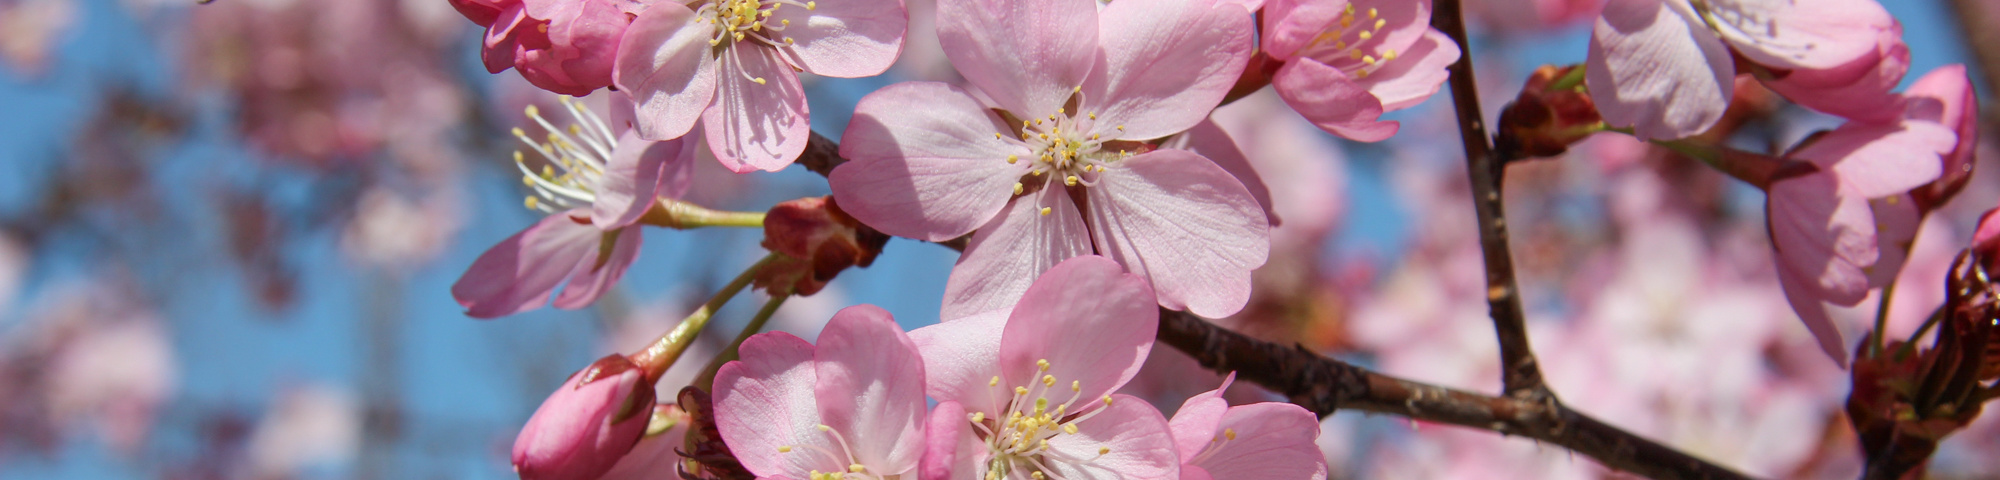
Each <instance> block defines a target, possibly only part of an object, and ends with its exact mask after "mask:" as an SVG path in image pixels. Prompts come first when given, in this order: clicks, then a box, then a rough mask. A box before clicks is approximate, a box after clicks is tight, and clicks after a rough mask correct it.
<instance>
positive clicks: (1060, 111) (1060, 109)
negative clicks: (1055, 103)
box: [1056, 87, 1083, 115]
mask: <svg viewBox="0 0 2000 480" xmlns="http://www.w3.org/2000/svg"><path fill="white" fill-rule="evenodd" d="M1077 88H1083V87H1077ZM1056 115H1067V113H1065V112H1064V111H1063V107H1056Z"/></svg>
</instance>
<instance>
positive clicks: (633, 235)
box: [555, 226, 641, 310]
mask: <svg viewBox="0 0 2000 480" xmlns="http://www.w3.org/2000/svg"><path fill="white" fill-rule="evenodd" d="M639 231H640V229H639V227H636V226H632V227H625V228H620V229H618V230H617V233H615V234H605V235H603V237H610V238H602V239H600V240H599V242H603V241H611V242H612V245H611V250H610V251H609V252H605V251H604V247H603V246H602V245H601V244H600V245H598V246H597V248H595V249H593V250H592V251H591V253H592V255H590V256H588V257H586V258H585V259H584V261H582V262H579V263H577V265H576V269H575V270H571V271H570V274H569V285H566V286H563V291H562V294H560V295H556V302H555V305H556V308H562V309H570V310H575V309H579V308H583V307H588V306H590V304H591V303H595V302H596V301H597V297H602V296H604V292H605V291H608V290H610V289H611V286H612V285H616V284H617V283H618V279H619V278H622V277H624V276H625V269H626V268H628V267H631V266H632V262H633V261H635V260H638V259H639V244H640V243H641V239H640V237H639ZM599 232H600V233H603V231H602V230H599ZM614 235H615V236H614ZM606 253H609V254H610V256H608V257H604V258H599V257H598V255H604V254H606Z"/></svg>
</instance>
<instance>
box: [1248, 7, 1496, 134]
mask: <svg viewBox="0 0 2000 480" xmlns="http://www.w3.org/2000/svg"><path fill="white" fill-rule="evenodd" d="M1430 19H1431V2H1430V1H1429V0H1421V1H1394V0H1360V1H1352V2H1350V1H1345V0H1273V1H1271V2H1270V4H1269V5H1268V6H1266V8H1265V10H1264V40H1263V42H1264V52H1265V53H1267V54H1269V55H1270V56H1271V58H1273V59H1276V60H1280V61H1284V62H1286V63H1285V66H1283V67H1280V68H1279V69H1278V73H1277V75H1276V76H1275V77H1273V78H1272V79H1271V86H1272V87H1274V88H1276V89H1277V90H1278V94H1279V95H1281V96H1283V97H1284V98H1285V103H1288V104H1291V106H1292V108H1293V109H1295V110H1298V112H1299V114H1301V115H1304V116H1305V117H1306V119H1307V120H1311V121H1312V122H1313V125H1317V126H1319V128H1321V129H1323V130H1326V131H1327V132H1330V133H1333V134H1335V135H1340V136H1342V137H1347V138H1349V139H1354V140H1360V141H1364V142H1373V141H1379V140H1383V139H1386V138H1389V136H1390V135H1395V134H1396V129H1397V128H1398V127H1399V125H1400V124H1398V123H1397V122H1395V121H1381V120H1378V119H1377V117H1380V116H1381V115H1382V113H1383V112H1391V111H1396V110H1401V109H1404V108H1409V107H1411V106H1414V105H1416V104H1418V103H1422V102H1423V101H1424V99H1427V98H1430V96H1431V94H1434V93H1437V91H1438V89H1439V88H1440V87H1442V86H1443V85H1444V81H1445V78H1446V74H1445V67H1447V66H1449V65H1451V63H1452V62H1455V61H1458V56H1459V50H1458V44H1457V43H1456V42H1453V41H1452V40H1451V38H1450V37H1446V36H1445V35H1444V34H1443V33H1440V32H1438V31H1437V30H1435V29H1432V28H1430Z"/></svg>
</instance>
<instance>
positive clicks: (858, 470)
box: [847, 463, 868, 473]
mask: <svg viewBox="0 0 2000 480" xmlns="http://www.w3.org/2000/svg"><path fill="white" fill-rule="evenodd" d="M867 470H868V467H863V466H861V464H859V463H856V464H853V465H848V466H847V471H848V472H849V473H861V472H864V471H867Z"/></svg>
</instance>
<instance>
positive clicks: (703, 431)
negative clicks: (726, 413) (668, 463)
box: [679, 385, 756, 480]
mask: <svg viewBox="0 0 2000 480" xmlns="http://www.w3.org/2000/svg"><path fill="white" fill-rule="evenodd" d="M679 400H680V407H681V410H682V411H685V412H687V416H688V426H687V435H686V440H685V442H686V443H684V444H683V445H682V448H683V450H681V451H682V452H685V453H686V460H684V461H682V462H681V466H680V472H679V473H680V474H681V478H707V479H724V480H736V479H745V480H747V479H752V478H756V475H752V474H750V470H748V469H745V468H743V464H742V463H741V462H738V461H737V460H736V455H735V454H733V453H730V451H729V445H727V444H724V443H722V430H721V429H720V428H718V427H716V425H715V403H714V400H713V399H711V398H709V396H708V392H704V391H702V390H701V389H700V388H696V387H694V386H692V385H690V386H688V387H686V388H682V389H681V393H680V397H679Z"/></svg>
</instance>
